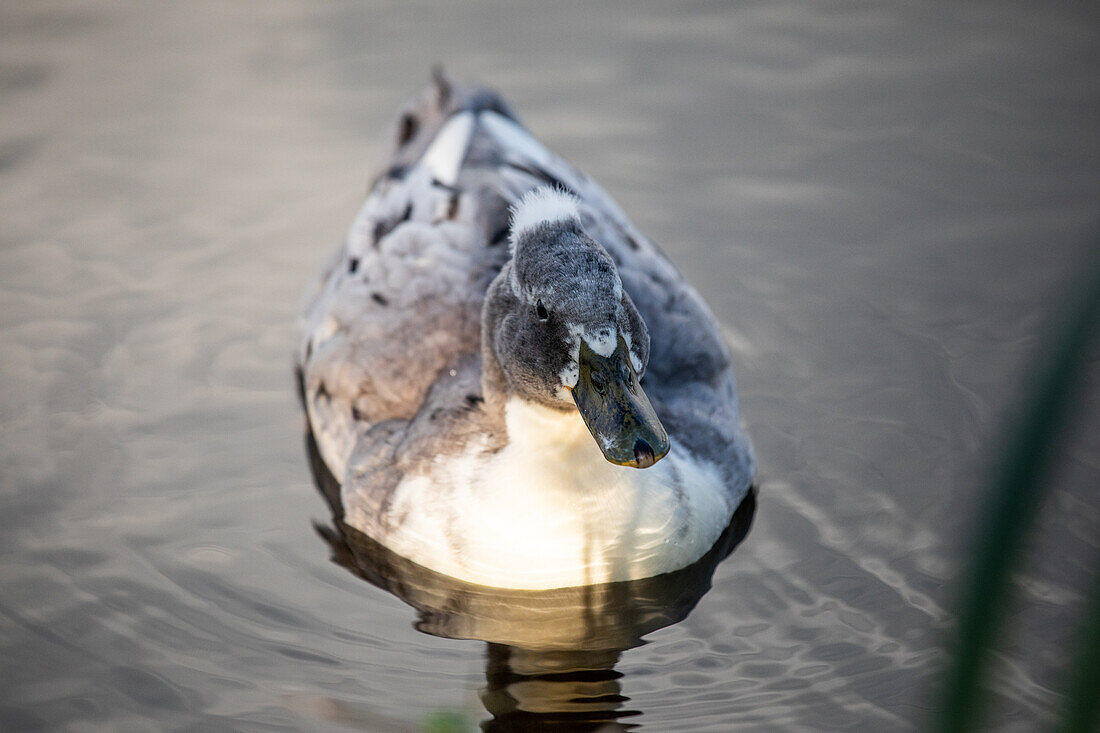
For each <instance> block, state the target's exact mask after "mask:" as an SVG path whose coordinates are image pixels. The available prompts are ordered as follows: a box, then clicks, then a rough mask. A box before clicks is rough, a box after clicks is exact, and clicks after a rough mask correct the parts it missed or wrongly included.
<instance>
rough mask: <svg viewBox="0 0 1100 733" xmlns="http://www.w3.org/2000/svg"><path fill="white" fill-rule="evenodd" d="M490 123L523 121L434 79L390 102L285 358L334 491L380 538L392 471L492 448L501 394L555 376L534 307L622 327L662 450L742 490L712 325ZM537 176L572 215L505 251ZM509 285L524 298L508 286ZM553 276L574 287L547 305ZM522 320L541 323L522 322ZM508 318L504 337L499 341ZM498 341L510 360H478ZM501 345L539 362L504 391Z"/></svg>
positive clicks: (608, 207) (558, 166) (604, 201)
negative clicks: (682, 455) (517, 207)
mask: <svg viewBox="0 0 1100 733" xmlns="http://www.w3.org/2000/svg"><path fill="white" fill-rule="evenodd" d="M464 112H468V113H470V116H471V120H472V123H471V124H472V127H471V130H472V131H471V132H470V135H469V138H468V140H466V141H465V144H464V146H463V149H462V150H461V151H460V153H459V155H460V158H459V159H458V163H459V165H458V167H457V169H456V174H455V179H454V180H453V181H441V180H439V179H438V177H437V174H438V171H436V170H433V169H432V167H431V166H429V165H425V164H424V163H423V160H424V156H425V154H426V153H427V152H429V151H430V149H431V146H432V145H433V141H434V140H435V139H436V136H437V134H438V133H439V131H440V130H441V128H442V127H443V126H444V125H445V124H446V123H447V122H448V120H451V119H454V115H456V114H459V113H464ZM501 119H508V120H513V121H517V123H518V120H517V119H516V117H515V115H514V114H513V113H512V111H511V109H510V108H509V107H508V105H507V104H506V103H505V102H504V101H503V100H502V99H501V98H500V97H499V96H498V95H497V94H495V93H494V92H492V91H490V90H486V89H482V88H470V87H463V86H459V85H456V84H453V83H451V82H449V81H448V80H446V79H443V78H442V77H441V76H438V77H437V79H436V81H435V83H434V84H433V85H432V86H431V87H429V88H428V89H427V90H425V91H424V92H422V93H421V94H420V95H418V96H417V97H416V98H414V99H413V100H412V101H410V102H409V103H408V104H406V105H405V106H404V107H402V109H401V110H400V111H399V112H398V114H397V116H396V117H395V120H394V122H393V124H392V126H391V130H390V133H389V135H388V137H387V139H386V141H385V142H384V144H383V146H382V148H383V161H382V163H381V165H380V166H379V168H378V173H377V175H376V177H375V179H374V183H373V184H372V187H371V191H370V194H369V197H368V199H367V201H366V203H365V204H364V207H363V210H362V212H361V213H360V216H359V218H358V219H357V221H356V223H355V225H353V227H352V228H351V230H350V231H349V234H348V237H347V239H346V241H345V242H344V244H343V245H342V246H341V247H340V248H339V250H338V251H337V252H336V253H335V255H334V256H333V257H332V258H331V259H330V260H329V261H328V263H327V264H326V266H325V268H324V270H323V273H322V276H321V279H320V284H319V286H318V287H317V290H316V292H315V293H314V294H313V295H312V296H311V297H310V298H308V300H307V304H306V307H305V310H304V314H303V319H302V320H303V329H302V333H303V336H302V342H301V347H300V349H299V353H298V363H299V366H300V368H301V371H302V375H303V389H304V398H305V402H306V406H307V412H308V416H309V420H310V424H311V427H312V429H313V431H314V434H315V437H316V439H317V443H318V447H319V450H320V453H321V455H322V457H323V459H324V461H325V462H326V464H327V465H328V466H329V468H330V469H331V470H332V471H333V473H334V475H335V476H336V477H337V478H338V479H341V480H342V481H343V483H344V497H345V501H354V502H357V503H358V504H359V505H361V506H362V507H364V508H365V511H366V513H367V514H370V515H372V516H374V517H376V519H377V522H376V524H375V525H374V526H373V527H372V530H373V531H372V532H371V534H373V536H374V537H375V539H377V540H379V541H381V542H382V543H383V544H384V543H385V535H386V533H387V532H388V531H390V530H392V529H393V528H394V527H397V526H399V525H400V523H401V522H402V520H403V517H402V516H401V515H400V514H397V513H395V512H393V511H392V507H391V506H390V502H391V499H392V497H391V494H392V492H393V490H394V488H395V487H396V486H397V484H398V483H399V482H400V480H401V478H402V477H403V476H405V475H406V474H407V473H408V472H410V471H414V470H415V469H416V467H417V466H419V465H422V464H424V463H425V462H430V461H432V460H434V459H436V458H438V457H439V456H441V455H449V454H453V455H458V454H461V453H462V452H463V451H464V450H465V449H466V447H467V445H468V444H470V443H471V441H474V440H484V439H488V446H489V450H495V449H498V448H499V447H501V446H502V445H503V444H504V442H505V441H506V439H507V436H506V434H505V429H504V418H503V414H502V411H503V404H504V399H505V398H506V396H507V395H508V394H509V393H510V392H515V391H517V390H519V391H523V390H524V389H526V390H527V392H529V393H530V394H532V395H537V394H539V393H540V392H539V389H538V388H536V386H530V385H528V387H524V386H523V385H522V384H520V383H519V382H523V384H527V382H531V384H536V383H540V380H541V382H549V381H552V380H554V379H557V374H558V373H559V372H560V371H561V369H562V368H563V359H564V358H566V356H563V355H562V353H561V352H560V350H559V351H556V352H555V351H553V350H550V349H544V348H540V346H541V345H542V343H543V342H542V341H540V339H547V340H548V341H553V342H559V341H560V340H561V339H562V336H561V334H555V333H554V331H553V329H554V328H555V326H554V325H553V324H552V323H549V321H548V322H547V323H546V324H542V325H540V324H539V323H535V322H536V321H539V319H538V318H537V315H536V314H535V311H534V309H535V302H534V301H538V302H539V305H540V306H544V307H545V308H546V309H547V310H548V312H550V313H551V314H552V317H559V318H560V320H558V321H556V323H557V324H558V325H557V326H556V328H558V329H559V330H560V329H561V328H563V327H564V326H563V325H562V324H563V323H565V322H570V323H578V322H582V321H583V322H584V323H585V324H587V327H590V328H593V329H595V328H599V327H601V324H603V323H612V324H617V327H618V328H619V329H620V330H621V331H622V332H625V333H629V334H632V335H633V339H632V345H631V350H632V351H633V353H634V354H635V355H636V356H637V358H638V359H639V360H640V362H641V363H642V365H643V369H644V377H643V379H642V386H643V387H644V389H645V391H646V393H648V395H649V397H650V399H651V400H652V403H653V406H654V408H655V409H656V411H657V413H658V415H659V416H660V418H661V420H662V421H663V422H664V424H665V426H666V427H667V429H668V432H669V434H670V435H671V436H673V442H674V446H675V445H676V444H677V443H679V444H681V445H684V446H686V447H687V448H689V449H690V450H691V451H692V453H694V454H696V455H698V456H699V457H701V458H703V459H706V460H708V461H710V462H712V463H713V464H715V466H717V467H718V468H719V469H720V471H721V472H722V475H723V477H724V479H725V480H726V481H727V482H728V483H729V485H730V487H731V488H730V491H731V492H740V493H741V494H743V493H744V491H745V490H746V489H747V486H748V483H749V482H750V481H751V477H752V474H753V471H754V458H753V455H752V449H751V446H750V444H749V442H748V440H747V438H746V437H745V436H744V434H743V432H742V430H741V428H740V425H739V417H738V407H737V393H736V387H735V382H734V377H733V372H732V369H731V365H730V355H729V352H728V350H727V349H726V346H725V344H724V343H723V342H722V340H721V338H720V337H719V335H718V334H719V331H718V327H717V323H716V322H715V319H714V318H713V316H712V315H711V314H710V312H709V311H708V310H707V308H706V306H705V305H704V304H703V302H702V300H701V299H700V297H699V296H698V294H697V293H696V292H695V291H694V289H692V288H691V286H690V285H688V283H687V282H686V281H685V280H684V279H683V277H682V276H681V275H680V274H679V272H677V270H676V269H675V267H674V266H673V265H672V264H671V262H670V261H669V260H668V259H667V257H665V255H664V254H663V253H662V252H661V251H660V250H659V249H658V248H657V247H656V246H655V245H654V244H653V243H651V242H650V241H649V240H648V239H646V238H645V237H644V236H643V235H642V234H641V233H640V232H638V231H637V230H636V229H634V227H633V226H632V225H631V224H630V222H629V221H628V220H627V219H626V217H625V215H624V214H623V213H622V212H621V210H620V209H619V208H618V206H617V205H615V203H614V202H613V201H612V200H611V199H610V197H608V196H607V194H606V193H604V192H603V190H602V189H601V188H600V187H599V186H598V185H597V184H595V183H594V182H593V181H591V180H590V179H589V178H588V177H587V176H585V175H584V174H583V173H580V172H579V171H577V170H576V169H575V168H573V167H572V166H570V165H569V164H567V163H565V162H564V161H562V160H561V159H559V158H557V157H556V156H553V155H551V154H549V153H548V152H546V151H545V149H542V148H532V147H529V146H527V147H525V146H523V145H518V146H517V145H511V144H509V139H508V136H507V134H505V133H506V130H504V129H503V128H502V126H501V125H500V124H499V121H500V120H501ZM444 177H446V175H445V176H444ZM545 185H552V186H555V187H557V188H559V189H563V190H566V191H568V192H570V193H572V194H573V195H575V196H576V197H577V199H578V200H579V205H578V209H579V213H580V223H579V225H577V224H574V223H569V222H557V223H556V224H555V225H554V226H555V227H557V230H555V231H545V232H541V237H540V238H539V241H542V242H553V243H554V245H553V246H554V247H560V248H562V252H561V253H558V252H550V251H546V252H540V256H539V257H537V258H536V257H532V258H529V259H525V258H523V256H522V252H523V248H524V247H525V246H527V245H528V242H527V241H526V240H525V239H524V237H522V236H521V237H520V238H519V241H517V242H515V243H514V247H515V248H516V249H518V250H519V252H520V254H519V255H518V256H517V257H516V258H515V260H512V259H510V257H511V249H512V248H511V247H510V243H509V219H508V217H509V207H510V206H512V205H513V204H515V202H516V201H518V200H519V199H520V197H522V196H523V194H524V193H525V192H527V191H529V190H531V189H534V188H536V187H538V186H545ZM548 246H549V245H548ZM529 263H536V264H537V268H536V269H535V270H531V269H530V268H529V267H528V264H529ZM548 263H549V264H548ZM554 263H556V266H555V264H554ZM532 266H533V265H532ZM525 267H528V270H530V271H521V272H517V273H516V275H517V277H516V280H512V279H511V275H510V273H509V270H510V269H511V268H518V269H519V270H523V268H525ZM539 268H541V269H539ZM593 277H594V278H595V280H596V287H593V288H592V289H591V290H589V291H584V290H583V289H582V287H581V286H582V285H583V283H581V280H583V279H585V278H590V279H591V278H593ZM613 280H614V281H621V287H622V289H623V291H625V294H626V295H625V297H624V298H623V299H622V301H623V304H624V305H623V307H622V309H621V312H618V313H616V312H615V304H614V303H612V302H611V301H610V300H609V296H608V295H607V291H608V288H610V287H611V286H612V283H613ZM516 281H519V282H522V283H523V284H524V285H523V287H524V288H526V289H527V291H525V292H524V293H519V294H517V293H516V292H515V285H514V283H515V282H516ZM562 287H566V288H569V289H571V291H572V292H581V293H586V295H584V297H582V298H580V299H579V300H578V299H577V298H572V299H561V298H558V297H556V295H555V292H557V293H558V294H559V295H560V292H561V288H562ZM555 288H557V290H555ZM528 291H529V292H528ZM487 292H489V293H490V299H489V301H490V305H489V306H486V294H487ZM525 299H528V300H525ZM528 301H530V302H528ZM524 309H526V310H524ZM521 313H522V315H518V314H521ZM513 316H514V317H513ZM508 318H512V320H510V321H508V325H507V326H505V325H504V324H505V322H506V321H507V320H508ZM524 319H526V320H524ZM528 321H530V322H531V323H535V325H536V326H538V327H540V328H541V327H542V326H545V331H538V330H531V329H530V328H528V326H530V325H531V323H528ZM547 324H549V325H547ZM483 329H484V330H485V333H483ZM488 329H495V330H496V331H497V336H496V337H493V336H491V334H490V332H489V330H488ZM508 329H511V331H509V333H510V334H511V335H510V338H513V339H514V344H513V343H512V342H509V341H508V340H507V339H505V338H503V337H502V336H500V333H502V332H504V331H505V330H508ZM540 334H544V335H540ZM494 338H495V339H496V340H495V343H496V346H495V347H494ZM506 344H512V345H506ZM494 348H497V349H498V350H500V349H504V350H505V352H507V353H501V354H495V356H496V357H497V358H490V357H489V356H487V355H494V352H493V349H494ZM509 350H512V351H514V352H515V353H521V354H523V355H525V356H527V355H533V356H535V357H536V358H535V359H534V361H533V362H531V363H529V364H528V366H527V370H526V372H524V376H523V377H522V378H516V377H515V376H512V377H511V378H512V380H513V381H516V382H517V383H516V384H510V383H509V376H508V375H506V374H505V370H504V369H502V367H501V362H503V361H506V359H507V358H508V355H509V353H511V351H509ZM540 354H541V356H539V355H540ZM527 361H530V360H527ZM647 362H648V364H647ZM516 373H518V372H516V371H515V370H513V371H512V372H510V374H513V375H514V374H516ZM673 449H674V450H675V447H674V448H673ZM455 510H456V509H455V507H453V506H452V507H450V508H449V509H448V511H455ZM454 541H455V543H460V542H461V540H460V539H457V538H456V539H455V540H454ZM455 549H456V551H459V550H460V549H461V548H460V547H457V546H456V548H455Z"/></svg>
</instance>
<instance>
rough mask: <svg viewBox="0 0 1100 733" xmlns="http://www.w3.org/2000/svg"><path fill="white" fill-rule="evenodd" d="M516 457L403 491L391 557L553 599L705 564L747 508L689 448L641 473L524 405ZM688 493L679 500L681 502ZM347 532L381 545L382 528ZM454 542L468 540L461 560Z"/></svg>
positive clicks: (510, 419)
mask: <svg viewBox="0 0 1100 733" xmlns="http://www.w3.org/2000/svg"><path fill="white" fill-rule="evenodd" d="M506 419H507V425H508V445H507V446H506V447H505V448H504V449H503V450H501V451H500V452H499V453H497V454H495V455H490V454H487V453H485V448H484V445H481V446H473V447H472V448H471V450H470V451H469V452H468V453H467V454H466V455H463V456H461V457H459V458H457V459H456V458H450V459H447V460H443V459H437V460H436V461H434V462H433V464H432V465H431V467H430V469H429V470H428V471H427V472H426V473H424V474H421V475H417V476H410V477H406V478H405V480H404V481H403V482H402V483H401V484H400V485H399V486H398V488H397V489H396V493H395V495H394V501H393V503H392V512H391V515H392V516H395V517H400V516H402V515H404V517H405V518H404V520H403V522H402V524H401V526H400V527H399V528H397V529H396V530H394V531H393V532H392V533H388V534H387V536H386V538H385V542H386V545H387V546H388V547H389V548H390V549H391V550H393V551H394V552H396V553H398V554H399V555H403V556H405V557H407V558H409V559H411V560H413V561H414V562H418V563H420V564H421V565H425V566H427V567H431V568H432V569H434V570H436V571H438V572H441V573H443V574H445V575H450V576H452V577H456V578H460V579H463V580H467V581H469V582H473V583H479V584H482V585H490V586H498V587H511V588H526V589H546V588H556V587H565V586H574V585H586V584H591V583H601V582H607V581H612V580H629V579H635V578H643V577H649V576H653V575H658V574H660V573H664V572H670V571H672V570H676V569H679V568H681V567H685V566H687V565H689V564H691V563H692V562H694V561H695V560H697V559H699V558H700V557H702V556H703V555H704V554H705V553H706V551H707V550H708V549H710V547H711V546H712V545H713V544H714V542H715V540H717V539H718V536H719V535H720V534H721V533H722V530H723V529H724V528H725V526H726V524H727V523H728V522H729V518H730V516H731V514H732V512H733V509H734V508H735V501H734V500H735V499H739V498H740V497H733V496H730V495H729V494H728V493H727V491H726V488H725V487H724V485H723V483H722V481H721V478H720V476H719V475H718V472H717V470H715V468H714V467H713V466H711V465H710V464H708V463H705V462H702V461H698V460H696V459H695V458H694V456H692V455H691V454H690V453H689V452H687V450H686V449H684V448H683V447H682V446H673V448H672V451H671V452H670V453H669V455H668V456H666V457H665V458H664V460H662V461H660V462H658V463H657V464H656V465H655V466H653V467H651V468H648V469H644V470H638V469H635V468H629V467H623V466H615V465H613V464H611V463H608V462H607V460H605V459H604V457H603V455H602V454H601V453H600V450H599V448H598V447H597V446H596V443H595V441H594V440H593V439H592V435H591V434H590V433H589V432H588V429H587V428H586V427H585V425H584V422H583V421H582V420H581V417H580V414H579V413H577V412H568V413H565V412H559V411H556V410H551V409H549V408H545V407H541V406H537V405H534V404H531V403H527V402H524V401H522V400H519V399H517V398H513V399H512V400H510V401H509V403H508V405H507V407H506ZM677 489H679V490H677ZM351 510H352V511H351V513H350V514H349V516H348V517H347V520H348V521H349V523H350V524H352V525H353V526H356V527H359V528H360V529H362V530H363V531H365V532H367V533H368V534H370V525H371V524H373V520H372V518H371V517H367V516H363V514H362V512H356V511H355V509H354V505H353V506H352V507H351ZM448 537H461V538H463V543H462V545H461V546H459V547H458V548H457V551H456V548H455V547H454V546H453V545H452V544H451V543H450V542H448Z"/></svg>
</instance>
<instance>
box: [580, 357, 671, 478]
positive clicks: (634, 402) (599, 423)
mask: <svg viewBox="0 0 1100 733" xmlns="http://www.w3.org/2000/svg"><path fill="white" fill-rule="evenodd" d="M573 401H574V402H576V403H577V409H578V410H580V413H581V417H582V418H584V424H585V425H587V426H588V430H589V431H590V432H591V433H592V437H593V438H595V439H596V444H597V445H599V446H600V450H601V451H603V455H604V458H606V459H607V460H609V461H611V462H612V463H616V464H618V465H620V466H633V467H634V468H649V467H650V466H652V465H653V464H654V463H656V462H657V461H659V460H661V459H662V458H664V457H665V454H667V453H668V449H669V442H668V433H667V432H665V428H664V426H663V425H661V421H660V420H659V419H658V418H657V413H656V411H654V409H653V405H652V404H650V402H649V398H648V397H646V394H645V392H644V391H642V387H641V385H640V384H639V380H638V374H637V372H635V371H634V365H633V364H631V363H630V355H629V353H628V352H627V348H626V343H625V342H624V341H623V339H622V337H621V336H620V337H619V346H618V348H616V349H615V351H614V352H612V354H611V356H608V357H603V356H600V355H599V354H597V353H596V352H594V351H592V349H590V348H589V347H588V344H586V343H585V342H584V339H581V348H580V375H579V377H578V378H577V386H576V387H574V388H573Z"/></svg>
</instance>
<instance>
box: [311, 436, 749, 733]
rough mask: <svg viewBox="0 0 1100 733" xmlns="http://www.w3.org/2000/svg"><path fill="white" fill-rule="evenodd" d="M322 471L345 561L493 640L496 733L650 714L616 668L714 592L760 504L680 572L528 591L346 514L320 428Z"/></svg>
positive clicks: (600, 724)
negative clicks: (488, 580)
mask: <svg viewBox="0 0 1100 733" xmlns="http://www.w3.org/2000/svg"><path fill="white" fill-rule="evenodd" d="M307 448H308V451H309V458H310V468H311V470H312V472H313V478H314V481H315V482H316V484H317V488H318V490H319V491H320V493H321V494H322V495H323V496H324V498H325V500H326V501H327V502H328V504H329V507H330V509H331V510H332V518H333V526H332V527H328V526H318V527H317V531H318V533H319V534H320V535H321V536H322V537H323V538H324V539H325V541H326V542H328V543H329V545H330V547H331V548H332V553H333V560H334V561H335V562H337V563H339V564H340V565H342V566H344V567H346V568H347V569H348V570H350V571H352V572H353V573H355V574H356V575H358V576H360V577H361V578H363V579H365V580H367V581H368V582H370V583H372V584H374V585H376V586H378V587H379V588H383V589H384V590H387V591H389V592H390V593H393V594H394V595H396V596H397V597H398V598H400V599H401V600H403V601H405V602H406V603H408V604H409V605H411V606H413V607H414V608H416V609H417V612H418V619H417V622H416V624H415V626H416V628H417V629H418V630H419V631H422V632H424V633H426V634H432V635H434V636H441V637H445V638H449V639H480V640H483V641H485V642H488V654H487V661H486V667H485V679H486V687H485V689H484V692H483V693H482V695H481V700H482V703H483V704H484V705H485V709H486V710H487V711H489V713H490V714H492V716H493V718H492V720H491V721H488V722H486V723H485V724H484V725H483V728H484V729H485V730H486V731H511V730H564V729H568V730H582V731H583V730H601V731H614V730H628V729H630V728H632V727H634V726H632V725H631V724H629V723H626V722H621V721H622V720H623V719H629V718H630V717H632V716H636V715H639V714H640V711H637V710H631V709H629V707H627V703H628V702H629V700H628V698H626V697H624V696H623V694H622V689H621V686H620V684H619V679H620V678H621V676H622V675H621V673H619V672H617V671H616V670H615V664H616V663H617V662H618V661H619V655H620V653H621V652H622V651H624V650H626V649H630V648H632V647H635V646H638V645H640V644H642V643H643V641H642V637H643V636H644V635H646V634H648V633H650V632H653V631H656V630H657V629H660V628H662V627H664V626H668V625H670V624H674V623H677V622H678V621H681V620H683V619H684V618H685V617H686V616H687V615H688V613H690V612H691V609H693V608H694V607H695V604H696V603H698V602H699V599H700V598H702V597H703V595H704V594H705V593H706V592H707V591H708V590H710V581H711V576H712V575H713V573H714V569H715V567H716V566H717V565H718V563H719V562H720V561H721V560H723V559H724V558H725V557H726V556H728V555H729V554H730V552H732V551H733V548H734V547H736V546H737V545H738V543H740V542H741V540H742V539H744V538H745V535H746V534H748V531H749V527H750V526H751V524H752V518H753V514H754V512H755V510H756V494H755V491H750V492H749V494H748V496H747V497H746V498H745V500H744V501H743V502H742V503H741V506H740V507H739V508H738V510H737V512H736V513H734V515H733V519H732V520H731V521H730V524H729V526H728V527H727V528H726V530H725V532H723V534H722V536H721V537H720V538H719V539H718V542H716V543H715V545H714V547H712V548H711V550H710V551H709V552H708V553H707V554H706V555H704V556H703V557H702V558H701V559H700V560H699V561H698V562H696V563H695V564H693V565H690V566H688V567H686V568H684V569H682V570H678V571H676V572H674V573H668V574H666V575H661V576H658V577H656V578H645V579H642V580H635V581H630V582H621V583H605V584H602V585H595V586H584V587H574V588H557V589H553V590H546V591H520V590H507V589H499V588H488V587H485V586H479V585H473V584H471V583H466V582H463V581H460V580H456V579H454V578H449V577H447V576H444V575H440V574H439V573H435V572H433V571H431V570H428V569H427V568H424V567H422V566H420V565H417V564H416V563H413V562H411V561H409V560H406V559H405V558H403V557H400V556H399V555H396V554H394V553H392V552H390V551H389V550H387V549H386V548H385V547H383V546H382V545H380V544H378V543H377V542H375V541H374V540H372V539H370V538H369V537H367V536H366V535H364V534H363V533H362V532H360V531H359V530H357V529H355V528H354V527H350V526H348V525H347V524H345V523H344V521H343V507H342V506H341V503H340V485H339V483H338V482H337V481H336V479H335V478H334V477H333V475H332V474H331V473H330V472H329V471H328V469H327V468H326V467H325V465H324V463H323V462H322V461H321V459H320V456H319V455H318V453H317V446H316V444H315V442H314V440H313V435H312V433H310V434H309V435H308V437H307Z"/></svg>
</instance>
